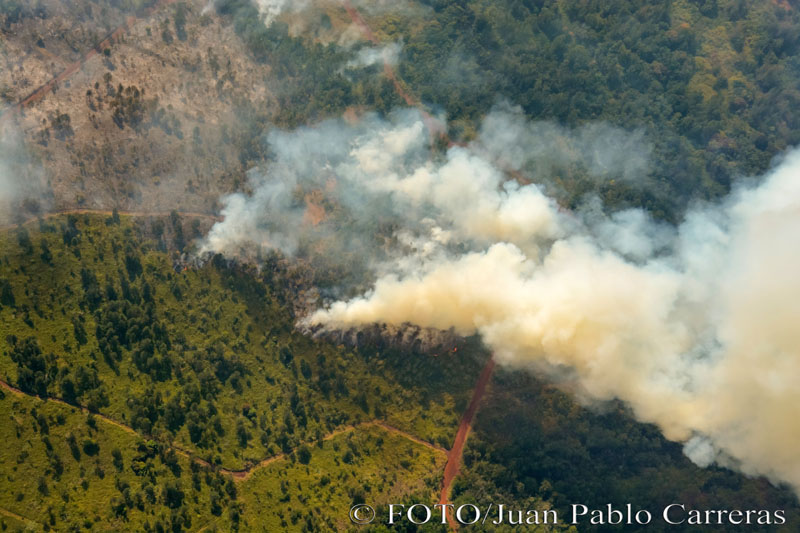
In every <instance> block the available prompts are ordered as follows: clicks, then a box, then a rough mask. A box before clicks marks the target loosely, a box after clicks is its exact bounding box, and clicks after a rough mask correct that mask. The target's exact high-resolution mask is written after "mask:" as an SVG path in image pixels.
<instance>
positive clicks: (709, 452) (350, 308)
mask: <svg viewBox="0 0 800 533" xmlns="http://www.w3.org/2000/svg"><path fill="white" fill-rule="evenodd" d="M268 141H269V143H270V146H271V148H272V150H273V153H274V154H275V156H276V157H275V161H274V163H273V164H271V165H270V166H269V168H268V169H267V171H266V172H253V173H252V174H251V176H250V179H251V186H252V189H253V191H254V192H253V194H252V195H250V196H245V195H234V196H231V197H228V198H227V199H226V200H225V210H224V212H223V214H224V215H225V220H224V221H223V222H221V223H219V224H217V225H216V226H215V227H214V228H213V230H212V231H211V233H210V235H209V237H208V240H207V241H206V243H205V249H206V250H215V251H221V252H224V253H229V254H231V253H237V252H238V251H239V250H240V249H241V248H242V247H243V246H248V245H252V243H256V245H258V246H264V247H278V248H280V249H282V250H284V251H285V252H287V253H292V252H294V251H296V250H298V249H302V248H303V247H304V246H306V244H304V243H305V242H306V241H307V240H310V242H316V241H314V239H319V242H322V241H325V240H340V241H341V242H342V243H345V244H342V245H340V247H339V248H340V249H341V250H353V249H355V246H359V247H360V248H359V255H360V256H361V257H366V258H367V260H368V264H369V265H370V266H371V267H372V268H371V272H372V273H373V275H374V281H373V282H372V283H371V286H370V288H369V289H368V290H366V291H365V292H363V294H361V295H360V296H357V297H354V298H349V299H344V300H341V301H336V302H332V303H330V304H329V305H327V306H326V307H325V308H323V309H320V310H318V311H317V312H315V313H314V314H312V315H311V316H309V317H308V318H307V319H306V322H305V324H306V325H307V326H309V327H317V328H318V327H323V328H325V329H329V330H334V329H350V328H358V327H362V326H367V325H370V324H373V323H386V324H390V325H395V326H401V325H402V324H406V323H411V324H415V325H418V326H421V327H431V328H441V329H449V328H453V329H454V330H455V331H456V332H457V333H460V334H463V335H470V334H474V333H478V334H480V335H481V337H482V338H483V340H484V342H485V343H486V345H487V346H489V347H490V348H491V349H492V350H493V351H494V353H495V356H496V358H497V360H498V361H499V362H500V363H502V364H506V365H509V366H513V367H518V368H528V369H533V370H535V371H537V372H540V373H544V374H546V375H550V376H552V377H554V378H555V377H557V378H558V379H560V380H565V379H566V380H569V381H571V382H573V383H574V384H575V386H576V387H577V388H578V389H579V391H580V394H581V395H582V397H584V398H585V399H587V400H592V399H594V400H608V399H612V398H619V399H621V400H623V401H625V402H626V403H627V404H628V405H630V406H631V408H632V410H633V412H634V413H635V415H636V416H637V417H638V418H639V419H640V420H642V421H646V422H652V423H655V424H657V425H658V426H659V427H660V428H661V430H662V431H663V432H664V434H665V435H666V437H667V438H669V439H671V440H675V441H680V442H685V443H686V444H685V451H686V454H687V455H688V456H689V457H690V458H691V459H693V460H694V461H695V462H696V463H698V464H700V465H702V466H706V465H709V464H711V463H713V462H717V463H719V464H722V465H725V466H730V467H734V468H738V469H739V470H741V471H743V472H745V473H747V474H753V475H756V474H758V475H766V476H768V477H769V478H771V479H773V480H776V481H782V482H787V483H790V484H791V485H792V486H793V487H794V488H795V489H800V455H798V453H797V449H798V446H800V386H798V383H797V376H800V333H798V330H797V327H796V319H797V317H798V316H800V276H798V275H797V272H798V270H800V246H797V236H798V235H800V151H795V152H792V153H789V154H786V155H785V157H784V158H783V159H782V161H780V162H779V163H778V164H777V165H776V166H775V168H774V169H773V170H772V171H771V172H770V173H769V174H768V175H766V176H765V177H763V179H762V180H761V181H760V183H758V184H752V185H751V186H748V187H745V186H742V187H741V188H739V189H738V190H737V191H736V192H735V193H734V194H732V195H731V196H730V198H729V199H728V200H727V201H726V202H725V203H723V204H721V205H715V206H698V207H696V208H694V209H693V210H691V211H690V212H689V214H688V215H687V217H686V219H685V222H684V223H682V224H681V225H680V226H679V227H671V226H665V225H659V224H655V223H653V222H652V221H651V220H650V219H649V218H648V216H647V215H646V214H645V213H643V212H641V211H636V210H629V211H624V212H619V213H616V214H614V215H611V216H606V215H604V214H603V213H602V211H601V210H600V209H593V208H589V209H587V211H586V213H580V214H578V213H571V212H566V211H563V210H561V209H559V207H558V205H557V204H556V202H555V201H553V200H551V199H550V198H548V197H547V196H546V195H545V194H544V193H543V192H542V191H543V189H542V188H540V186H538V185H536V184H520V183H518V182H517V181H514V180H510V179H509V178H508V176H507V174H505V173H504V172H503V171H501V170H500V169H499V167H500V166H502V167H503V168H506V169H508V168H510V169H520V168H524V169H526V170H527V171H528V172H526V174H525V175H526V176H528V177H530V178H532V180H533V181H534V182H546V181H547V180H548V179H549V177H550V173H551V172H553V171H554V170H557V168H558V167H559V166H562V165H569V166H572V167H579V168H582V169H583V170H584V171H585V172H586V173H587V174H589V175H596V176H601V177H604V179H636V178H637V177H643V174H645V173H646V168H647V153H648V152H647V149H646V147H645V143H644V140H643V139H642V137H641V135H638V134H626V133H624V132H622V131H620V130H618V129H615V128H613V127H611V126H607V125H597V126H591V127H587V128H583V129H580V130H578V131H567V130H562V129H558V128H555V127H554V126H552V125H547V124H528V123H526V122H525V121H524V120H523V119H522V118H521V116H520V115H519V114H518V113H515V112H514V111H513V110H508V109H504V110H499V111H496V112H494V113H492V114H490V116H489V117H488V118H487V119H486V121H485V123H484V126H483V128H482V130H481V133H480V135H479V138H478V139H477V140H476V141H475V143H473V145H472V146H469V147H453V148H451V149H449V150H448V151H447V153H446V154H445V155H444V156H442V157H440V158H438V159H435V160H431V157H430V148H429V142H428V139H427V138H426V132H425V129H424V126H423V122H422V120H421V119H420V117H419V116H418V115H417V114H416V113H415V112H402V113H399V114H396V115H395V116H394V117H393V118H392V119H391V120H390V121H388V122H386V121H381V120H379V119H378V118H375V117H368V118H367V119H365V120H363V121H361V122H360V123H359V124H357V125H355V126H347V125H346V124H345V123H343V122H338V121H336V122H327V123H323V124H321V125H319V126H317V127H314V128H304V129H301V130H299V131H297V132H293V133H285V132H281V133H273V134H271V135H270V136H269V139H268ZM310 188H316V189H317V190H319V191H322V194H323V195H324V196H325V197H326V198H329V199H330V204H329V205H328V206H327V207H326V209H325V213H326V216H325V217H322V220H321V221H319V220H318V221H317V224H316V225H314V224H309V223H308V221H307V213H308V210H309V207H308V205H304V204H303V202H302V201H298V198H302V196H299V193H298V191H306V190H309V189H310ZM304 217H306V220H305V221H304ZM387 220H388V221H389V222H390V224H389V227H391V228H392V239H389V240H388V241H382V242H377V241H374V240H373V237H372V236H373V235H374V234H375V232H376V229H377V228H380V227H384V226H383V222H385V221H387ZM309 228H312V229H309ZM248 243H249V244H248Z"/></svg>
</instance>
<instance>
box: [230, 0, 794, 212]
mask: <svg viewBox="0 0 800 533" xmlns="http://www.w3.org/2000/svg"><path fill="white" fill-rule="evenodd" d="M423 4H425V5H426V6H427V7H429V12H428V13H427V16H426V17H424V18H423V19H422V20H420V19H418V18H413V17H411V16H408V15H405V14H404V12H403V11H401V10H399V11H398V12H397V13H390V14H385V15H375V16H373V17H372V18H368V22H369V24H370V25H371V26H372V27H373V28H374V29H375V30H376V33H377V34H378V35H379V36H381V37H382V38H383V39H384V40H385V41H386V42H393V41H397V42H402V43H403V52H402V56H401V60H400V64H399V66H398V69H397V71H398V74H399V75H400V77H401V79H402V80H403V82H404V83H405V84H406V85H407V86H408V87H409V88H410V89H411V91H412V92H413V93H414V94H415V95H416V96H418V97H419V98H420V99H421V101H422V102H423V104H424V105H425V106H427V107H428V108H429V109H430V110H432V111H434V112H436V111H443V112H444V113H445V115H446V118H447V120H448V126H449V129H450V134H451V136H452V137H453V138H454V139H456V140H469V139H471V138H472V137H473V136H474V135H475V131H476V127H477V125H478V122H479V121H480V118H481V117H482V116H483V115H484V114H485V113H487V112H488V111H489V110H490V109H491V108H492V107H493V106H494V105H495V104H497V103H498V102H500V101H508V102H511V103H513V104H516V105H519V106H521V107H522V109H523V110H524V111H525V113H526V115H527V116H528V117H530V118H531V119H532V120H551V121H555V122H558V123H561V124H564V125H568V126H576V125H580V124H583V123H586V122H589V121H607V122H609V123H612V124H615V125H618V126H622V127H624V128H627V129H630V130H636V129H643V130H644V131H645V132H646V134H647V139H648V141H649V142H650V143H652V144H653V146H654V154H653V165H652V166H653V168H652V174H653V176H652V177H653V178H654V179H655V180H656V181H657V184H658V187H648V188H647V189H646V190H645V189H644V188H642V187H638V186H636V184H629V183H620V182H616V183H603V184H599V185H596V184H590V183H588V181H587V180H582V179H580V176H578V177H574V176H573V177H570V176H565V177H563V178H564V183H565V185H566V188H567V194H566V195H565V197H564V199H563V200H564V202H565V203H567V204H568V205H572V206H574V205H576V202H579V201H581V199H582V197H583V195H584V194H585V193H587V192H594V193H598V194H600V195H601V197H602V198H603V199H604V200H605V201H606V203H607V205H609V206H611V207H614V208H616V207H625V206H632V205H633V206H644V207H647V208H648V209H650V210H651V211H652V212H653V213H655V214H656V215H657V216H659V217H661V218H666V219H669V220H676V219H677V218H678V217H679V216H680V215H681V213H682V212H683V210H684V209H685V208H686V205H687V204H688V203H689V201H690V199H693V198H703V199H711V198H718V197H720V196H721V195H723V194H725V193H726V192H727V191H728V190H729V188H730V185H731V182H732V180H735V179H736V178H738V177H742V176H751V175H755V174H758V173H761V172H763V171H764V170H765V169H766V168H767V166H768V165H769V162H770V160H771V159H772V157H773V156H775V155H776V154H777V153H779V152H780V151H781V150H783V149H785V148H786V147H788V146H791V145H795V144H797V143H799V142H800V122H798V120H800V119H798V116H797V113H794V112H793V109H794V108H796V107H797V106H798V105H799V104H800V88H798V84H797V80H798V78H799V77H800V37H798V36H800V10H797V9H793V8H791V7H789V6H788V4H786V5H784V4H781V3H778V2H775V3H772V2H760V1H756V0H694V1H691V0H673V1H670V2H654V3H647V4H642V3H641V2H635V1H633V0H628V1H621V2H601V1H582V2H544V1H526V0H501V1H494V0H492V1H489V0H464V1H458V2H454V1H450V0H424V1H423ZM217 6H218V10H219V12H220V13H222V14H224V15H230V16H231V18H232V20H233V21H234V24H235V25H236V30H237V32H238V33H239V34H240V35H241V36H242V38H243V39H244V41H245V42H246V43H247V45H248V47H249V49H250V50H251V52H252V53H253V55H254V56H255V57H256V58H258V59H259V60H262V61H267V62H269V63H270V64H271V65H274V67H275V68H276V70H277V72H280V73H281V74H282V75H283V76H286V77H288V78H289V79H291V80H292V81H293V85H291V88H287V89H285V91H284V92H283V93H282V95H283V96H282V98H283V100H282V105H281V109H282V111H281V113H280V115H279V117H278V118H277V124H279V125H284V126H294V125H296V124H298V123H306V122H308V121H312V122H313V121H315V120H319V119H321V118H322V117H325V116H333V115H338V114H340V113H341V112H342V111H343V110H344V109H345V108H346V107H348V106H365V107H367V108H370V109H377V110H379V111H385V110H387V109H390V108H391V107H393V106H396V105H400V104H401V102H399V100H398V97H397V96H396V95H395V94H394V93H393V91H392V87H391V85H390V84H389V82H388V80H387V79H386V78H385V77H383V76H380V75H377V74H378V73H379V72H380V71H379V70H372V71H369V70H368V71H366V72H362V73H359V74H357V75H356V74H352V73H350V74H348V75H347V76H345V74H344V73H343V72H342V70H341V68H340V67H341V65H342V64H343V63H344V61H345V60H346V58H347V57H348V55H347V54H348V53H350V54H352V52H348V51H347V50H343V49H342V48H341V47H339V46H337V45H336V44H327V45H323V44H320V43H319V42H316V41H314V40H313V39H311V38H308V37H305V38H304V37H302V36H298V37H290V36H289V34H288V29H287V26H286V25H285V24H283V23H281V22H276V23H274V24H272V25H271V26H269V27H265V26H264V25H263V24H261V23H260V22H259V20H258V16H257V13H256V11H255V8H254V7H253V6H252V5H251V4H250V3H249V2H247V1H245V0H221V1H219V2H217ZM323 16H324V14H323ZM533 178H534V179H535V178H536V176H533ZM654 191H655V192H654Z"/></svg>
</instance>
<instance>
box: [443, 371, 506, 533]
mask: <svg viewBox="0 0 800 533" xmlns="http://www.w3.org/2000/svg"><path fill="white" fill-rule="evenodd" d="M493 370H494V356H491V357H490V358H489V360H488V361H486V365H485V366H484V367H483V370H481V375H480V376H479V377H478V382H477V383H476V384H475V389H474V390H473V391H472V399H471V400H470V402H469V406H467V410H466V411H464V414H463V415H462V416H461V422H460V423H459V425H458V431H457V432H456V438H455V441H454V442H453V447H452V448H450V451H449V452H448V454H447V464H446V465H445V467H444V479H443V480H442V495H441V497H440V498H439V503H441V504H446V503H449V502H448V500H449V498H450V488H451V486H452V484H453V480H454V479H455V478H456V476H457V475H458V471H459V469H460V468H461V456H462V455H463V453H464V444H466V442H467V437H468V436H469V432H470V429H472V421H473V420H474V419H475V413H476V412H477V411H478V405H480V403H481V398H482V397H483V393H484V392H486V385H488V384H489V379H491V377H492V371H493ZM447 523H448V524H449V525H450V528H451V529H453V530H455V529H458V528H457V524H456V522H455V520H454V519H453V514H452V511H451V509H449V508H448V509H447Z"/></svg>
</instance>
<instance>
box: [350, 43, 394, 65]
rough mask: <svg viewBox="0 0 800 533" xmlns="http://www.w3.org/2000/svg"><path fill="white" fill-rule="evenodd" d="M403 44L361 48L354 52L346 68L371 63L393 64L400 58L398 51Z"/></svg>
mask: <svg viewBox="0 0 800 533" xmlns="http://www.w3.org/2000/svg"><path fill="white" fill-rule="evenodd" d="M402 51H403V45H402V44H400V43H390V44H387V45H386V46H381V47H379V48H362V49H361V50H359V51H358V52H356V56H355V57H354V58H353V59H351V60H350V61H348V62H347V65H345V66H346V68H352V69H356V68H366V67H371V66H373V65H389V66H395V65H397V63H398V61H399V60H400V53H401V52H402Z"/></svg>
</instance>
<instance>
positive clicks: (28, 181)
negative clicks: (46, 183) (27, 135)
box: [0, 120, 44, 224]
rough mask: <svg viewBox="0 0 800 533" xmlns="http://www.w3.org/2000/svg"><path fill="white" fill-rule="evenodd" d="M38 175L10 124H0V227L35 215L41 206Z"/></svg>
mask: <svg viewBox="0 0 800 533" xmlns="http://www.w3.org/2000/svg"><path fill="white" fill-rule="evenodd" d="M42 189H43V186H42V172H41V168H40V167H39V166H38V165H35V164H33V162H32V161H31V159H30V157H29V155H28V152H27V150H26V149H25V143H24V141H23V138H22V135H21V134H20V133H19V131H18V130H17V127H16V125H15V124H14V123H13V122H12V121H11V120H4V121H0V223H3V224H8V223H11V222H17V221H18V220H17V219H18V218H19V217H21V216H24V214H25V212H26V211H27V212H29V213H30V214H37V213H38V212H39V210H40V209H41V207H42V206H41V204H42V202H44V195H43V191H42Z"/></svg>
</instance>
